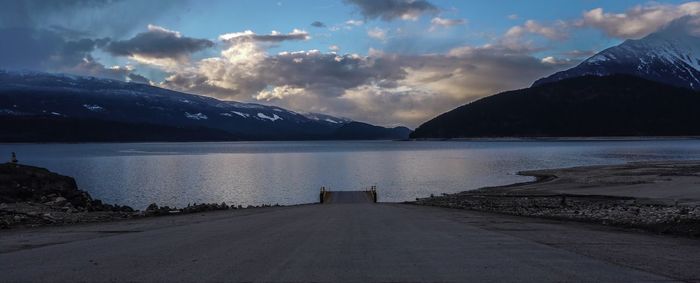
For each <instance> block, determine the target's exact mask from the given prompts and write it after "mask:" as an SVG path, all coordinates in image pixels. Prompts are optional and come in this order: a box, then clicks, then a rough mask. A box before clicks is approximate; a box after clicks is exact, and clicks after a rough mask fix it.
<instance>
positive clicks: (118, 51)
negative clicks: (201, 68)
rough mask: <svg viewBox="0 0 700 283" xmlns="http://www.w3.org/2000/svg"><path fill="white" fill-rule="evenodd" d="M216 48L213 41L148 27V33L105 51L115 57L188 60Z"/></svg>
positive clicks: (156, 27)
mask: <svg viewBox="0 0 700 283" xmlns="http://www.w3.org/2000/svg"><path fill="white" fill-rule="evenodd" d="M212 46H214V43H213V42H212V41H209V40H206V39H197V38H190V37H184V36H182V35H181V34H180V33H179V32H177V31H172V30H168V29H165V28H163V27H159V26H155V25H148V31H146V32H142V33H139V34H137V35H136V36H134V37H133V38H130V39H127V40H121V41H112V42H111V43H109V45H107V46H106V47H105V48H104V50H105V51H107V52H109V53H111V54H112V55H115V56H128V57H134V58H142V59H144V60H147V59H173V60H176V61H184V60H186V59H187V58H188V57H189V55H190V54H191V53H194V52H197V51H200V50H203V49H206V48H210V47H212Z"/></svg>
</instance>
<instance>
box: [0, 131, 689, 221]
mask: <svg viewBox="0 0 700 283" xmlns="http://www.w3.org/2000/svg"><path fill="white" fill-rule="evenodd" d="M11 151H16V152H17V153H18V155H19V158H20V161H21V162H22V163H25V164H31V165H37V166H42V167H47V168H49V169H51V170H53V171H56V172H59V173H62V174H66V175H69V176H74V177H75V178H76V180H77V182H78V185H79V186H80V188H82V189H84V190H87V191H89V192H90V193H91V194H92V195H93V196H95V197H96V198H100V199H103V200H105V201H107V202H112V203H121V204H128V205H132V206H134V207H136V208H144V207H146V206H147V205H148V204H149V203H151V202H157V203H158V204H162V205H177V206H183V205H186V204H187V203H193V202H221V201H225V202H227V203H229V204H242V205H248V204H263V203H265V204H275V203H279V204H298V203H308V202H314V201H315V200H316V198H317V193H318V188H319V187H320V186H330V187H331V188H334V189H343V190H349V189H357V188H361V187H367V186H370V185H377V186H378V187H379V198H380V200H383V201H404V200H411V199H414V198H416V197H422V196H427V195H430V194H440V193H443V192H458V191H462V190H469V189H476V188H479V187H483V186H494V185H504V184H509V183H514V182H521V181H525V180H528V178H525V177H521V176H517V175H516V174H515V173H516V172H518V171H521V170H528V169H539V168H555V167H568V166H577V165H591V164H609V163H621V162H625V161H641V160H663V159H698V158H700V141H695V140H677V141H671V140H659V141H617V142H532V141H530V142H246V143H141V144H139V143H135V144H2V145H0V156H9V153H10V152H11Z"/></svg>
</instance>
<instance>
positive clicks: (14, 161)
mask: <svg viewBox="0 0 700 283" xmlns="http://www.w3.org/2000/svg"><path fill="white" fill-rule="evenodd" d="M10 162H11V163H12V164H17V163H18V162H19V161H17V154H15V153H14V152H13V153H12V157H11V158H10Z"/></svg>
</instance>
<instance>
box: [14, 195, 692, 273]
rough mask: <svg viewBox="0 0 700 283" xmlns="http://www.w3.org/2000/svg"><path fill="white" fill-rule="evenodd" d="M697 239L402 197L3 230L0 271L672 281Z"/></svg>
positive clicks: (688, 265) (685, 267)
mask: <svg viewBox="0 0 700 283" xmlns="http://www.w3.org/2000/svg"><path fill="white" fill-rule="evenodd" d="M674 279H680V280H684V281H695V280H700V241H698V240H696V239H687V238H675V237H668V236H658V235H651V234H644V233H641V232H630V231H627V230H620V229H615V228H609V227H605V226H598V225H591V224H582V223H571V222H557V221H551V220H542V219H534V218H523V217H511V216H502V215H495V214H487V213H479V212H470V211H464V210H455V209H444V208H435V207H422V206H414V205H407V204H371V203H358V204H329V205H302V206H293V207H280V208H259V209H245V210H236V211H221V212H211V213H204V214H193V215H182V216H166V217H156V218H149V219H139V220H129V221H120V222H112V223H103V224H90V225H73V226H64V227H44V228H37V229H17V230H9V231H0V281H2V282H13V281H66V282H76V281H168V282H173V281H261V282H267V281H286V282H288V281H296V282H309V281H316V282H331V281H332V282H341V281H345V282H352V281H354V282H359V281H362V282H370V281H383V282H390V281H393V282H399V281H400V282H427V281H431V282H434V281H441V282H445V281H452V282H465V281H472V282H490V281H507V282H513V281H519V282H564V281H565V282H645V281H646V282H650V281H654V282H659V281H660V282H666V281H673V280H674Z"/></svg>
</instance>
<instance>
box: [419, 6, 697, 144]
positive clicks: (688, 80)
mask: <svg viewBox="0 0 700 283" xmlns="http://www.w3.org/2000/svg"><path fill="white" fill-rule="evenodd" d="M693 20H694V18H691V17H684V18H680V19H678V20H675V21H673V22H671V23H670V24H668V25H667V26H666V27H664V28H662V29H660V30H658V31H657V32H654V33H652V34H650V35H648V36H646V37H644V38H641V39H638V40H627V41H624V42H623V43H621V44H620V45H617V46H614V47H611V48H608V49H605V50H603V51H601V52H599V53H597V54H595V55H593V56H592V57H590V58H588V59H586V60H584V61H583V62H581V63H580V64H579V65H577V66H575V67H573V68H571V69H568V70H565V71H562V72H558V73H555V74H553V75H551V76H548V77H545V78H542V79H539V80H537V81H535V82H534V84H533V86H532V87H530V88H526V89H521V90H515V91H507V92H503V93H499V94H496V95H492V96H489V97H485V98H482V99H479V100H477V101H474V102H471V103H468V104H466V105H463V106H461V107H458V108H456V109H454V110H452V111H449V112H447V113H444V114H442V115H439V116H437V117H435V118H433V119H431V120H430V121H428V122H426V123H424V124H422V125H420V126H419V127H418V128H417V129H416V130H415V131H414V132H413V133H412V134H411V137H412V138H472V137H561V136H679V135H700V127H698V126H697V125H700V115H698V114H696V113H697V112H698V111H697V109H698V107H699V106H700V93H698V91H700V37H699V36H700V34H698V33H697V29H695V28H693V25H692V23H691V21H693Z"/></svg>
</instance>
